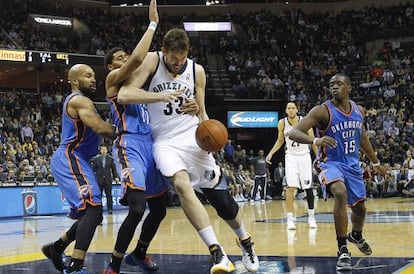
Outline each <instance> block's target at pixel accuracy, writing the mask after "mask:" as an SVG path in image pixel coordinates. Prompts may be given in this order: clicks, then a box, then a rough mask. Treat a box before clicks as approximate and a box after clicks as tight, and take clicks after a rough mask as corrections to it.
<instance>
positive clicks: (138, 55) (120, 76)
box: [105, 0, 159, 90]
mask: <svg viewBox="0 0 414 274" xmlns="http://www.w3.org/2000/svg"><path fill="white" fill-rule="evenodd" d="M149 20H150V23H149V26H148V28H147V30H146V31H145V33H144V35H143V36H142V38H141V40H140V41H139V43H138V44H137V45H136V47H135V49H134V50H133V51H132V53H131V56H129V57H127V56H125V55H123V54H118V55H116V56H114V58H115V60H114V61H115V62H125V63H124V64H123V65H122V66H120V67H119V68H118V69H112V68H111V66H112V64H107V68H108V69H109V70H111V72H110V73H109V74H108V76H107V77H106V83H105V85H106V89H107V90H108V89H110V88H111V87H113V86H116V87H117V86H118V85H119V84H120V83H122V82H124V81H125V80H126V79H127V78H128V77H129V76H130V75H131V73H132V72H133V71H134V70H135V69H136V68H137V67H138V66H140V65H141V64H142V62H143V61H144V58H145V56H146V55H147V53H148V50H149V47H150V46H151V42H152V39H153V37H154V33H155V31H156V29H157V24H158V22H159V17H158V11H157V1H156V0H151V2H150V7H149Z"/></svg>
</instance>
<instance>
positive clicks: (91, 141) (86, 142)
mask: <svg viewBox="0 0 414 274" xmlns="http://www.w3.org/2000/svg"><path fill="white" fill-rule="evenodd" d="M78 95H81V93H80V92H72V93H71V94H70V95H68V96H67V97H66V99H65V102H64V104H63V109H62V110H63V111H62V135H61V142H60V147H61V148H64V149H66V150H69V151H70V152H71V153H77V154H79V155H81V156H82V157H84V158H85V159H88V160H89V159H91V158H92V157H93V156H95V155H96V154H97V153H98V148H99V145H100V143H101V140H102V137H101V136H100V135H99V134H97V133H95V132H94V131H93V130H92V129H91V128H89V127H87V126H86V125H85V124H83V122H82V121H81V120H80V119H79V118H78V119H74V118H71V117H69V115H68V113H67V104H68V102H69V100H70V99H71V98H73V97H74V96H78Z"/></svg>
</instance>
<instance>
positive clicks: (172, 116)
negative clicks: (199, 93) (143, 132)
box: [148, 52, 199, 141]
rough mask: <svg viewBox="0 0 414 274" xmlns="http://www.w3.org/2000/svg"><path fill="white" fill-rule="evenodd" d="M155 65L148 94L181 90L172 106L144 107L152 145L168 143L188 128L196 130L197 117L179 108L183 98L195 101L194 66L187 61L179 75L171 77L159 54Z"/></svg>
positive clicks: (151, 105) (191, 62) (183, 100)
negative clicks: (161, 140)
mask: <svg viewBox="0 0 414 274" xmlns="http://www.w3.org/2000/svg"><path fill="white" fill-rule="evenodd" d="M158 56H159V57H160V58H159V62H158V66H157V70H156V71H155V73H154V75H153V76H152V78H151V81H150V83H149V87H148V91H152V92H172V91H177V90H180V89H185V92H184V94H183V95H181V96H180V97H179V98H178V99H177V100H176V101H175V102H174V103H172V104H171V103H165V102H157V103H151V104H148V111H149V116H150V125H151V129H152V135H153V138H154V141H157V140H158V139H170V138H171V137H173V136H176V135H178V134H181V133H183V132H186V131H187V130H188V129H189V128H192V127H197V125H198V123H199V119H198V117H197V116H193V115H188V114H184V113H183V112H181V111H180V106H181V105H182V104H183V103H185V98H191V99H194V98H195V90H194V86H195V63H194V62H193V61H192V60H190V59H188V58H187V63H186V65H184V66H185V67H184V68H183V71H182V72H181V74H178V75H177V76H176V77H173V76H172V75H171V74H170V72H169V71H168V69H167V67H166V65H165V63H164V56H163V54H162V52H158Z"/></svg>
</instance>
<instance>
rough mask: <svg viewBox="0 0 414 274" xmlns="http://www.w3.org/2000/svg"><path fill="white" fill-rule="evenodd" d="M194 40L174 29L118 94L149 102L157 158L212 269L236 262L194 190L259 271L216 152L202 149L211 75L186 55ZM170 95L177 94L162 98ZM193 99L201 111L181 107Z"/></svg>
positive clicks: (225, 268) (248, 262)
mask: <svg viewBox="0 0 414 274" xmlns="http://www.w3.org/2000/svg"><path fill="white" fill-rule="evenodd" d="M189 44H190V41H189V38H188V36H187V34H186V32H185V31H184V30H182V29H171V30H169V31H168V32H167V33H166V34H165V36H164V38H163V42H162V48H161V51H160V52H150V53H148V55H147V57H146V58H145V60H144V62H143V64H142V65H141V66H140V67H139V68H138V69H137V70H135V71H134V73H133V74H132V75H131V77H130V78H129V79H128V81H127V82H126V83H125V84H124V85H123V86H122V87H121V89H120V92H119V93H120V94H121V93H123V92H127V91H129V92H128V94H129V96H130V97H129V98H130V100H131V101H133V102H135V103H150V104H148V105H147V106H148V111H149V114H150V125H151V129H152V135H153V138H154V149H153V152H154V159H155V162H156V163H157V167H158V168H159V169H160V171H161V173H162V174H163V175H164V176H166V177H171V178H172V181H173V184H174V187H175V189H176V191H177V193H178V195H179V197H180V201H181V205H182V208H183V210H184V212H185V214H186V216H187V218H188V219H189V221H190V222H191V224H192V225H193V227H194V228H195V229H196V230H197V232H198V233H199V235H200V237H201V239H202V240H203V241H204V243H205V244H206V245H207V247H208V248H209V250H210V253H211V255H212V259H213V260H212V261H213V265H212V267H211V269H210V273H213V274H216V273H230V272H233V271H234V265H233V263H232V262H231V261H230V260H229V258H228V257H227V255H226V254H225V252H224V250H223V248H222V247H221V246H220V245H219V243H218V240H217V237H216V235H215V233H214V231H213V228H212V226H211V224H210V219H209V217H208V214H207V211H206V209H205V208H204V206H203V205H202V203H201V202H200V200H199V199H198V197H197V196H196V194H195V193H194V190H196V191H198V192H202V193H204V194H205V195H206V197H207V198H208V200H209V201H210V203H211V205H212V206H213V207H214V208H215V209H216V210H217V213H218V215H219V216H220V217H221V218H223V219H224V220H225V221H226V222H227V223H228V225H229V226H230V227H231V228H232V229H233V230H234V232H235V233H236V235H237V244H238V245H239V246H240V248H241V250H242V252H243V257H242V260H243V263H244V265H245V267H246V269H247V270H249V271H252V272H255V271H257V270H258V268H259V261H258V257H257V255H256V253H255V252H254V249H253V242H252V241H251V237H250V235H249V234H248V233H247V232H246V229H245V228H244V225H243V223H242V221H241V219H240V215H239V207H238V205H237V203H236V202H235V201H234V199H233V197H232V196H231V195H230V193H229V192H228V189H227V185H226V182H225V180H222V176H221V172H220V168H219V166H218V165H217V164H216V163H215V160H214V158H213V156H212V155H211V153H208V152H206V151H203V150H201V149H200V147H198V145H197V143H196V140H195V131H196V129H197V126H198V124H199V123H200V121H204V120H207V119H209V118H208V115H207V113H206V109H205V104H204V97H205V85H206V75H205V72H204V69H203V67H202V66H201V65H199V64H196V63H195V62H194V61H193V60H191V59H188V58H187V55H188V51H189ZM145 83H149V86H147V87H145V88H146V90H148V91H147V92H146V91H145V90H144V89H143V86H144V84H145ZM171 95H172V96H175V97H177V98H176V99H175V100H174V101H171V100H165V99H163V98H165V96H171ZM133 96H134V97H135V98H134V99H132V97H133ZM194 98H195V100H196V101H197V104H198V106H199V112H198V115H197V116H194V115H188V114H186V113H184V112H183V109H182V106H183V104H184V103H185V102H187V101H188V100H192V99H194Z"/></svg>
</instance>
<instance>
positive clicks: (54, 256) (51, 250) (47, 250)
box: [41, 243, 65, 272]
mask: <svg viewBox="0 0 414 274" xmlns="http://www.w3.org/2000/svg"><path fill="white" fill-rule="evenodd" d="M41 250H42V253H43V254H44V255H45V256H46V257H47V258H49V259H50V260H52V262H53V265H54V266H55V268H56V270H58V271H60V272H61V271H63V268H64V267H65V265H64V263H63V253H59V252H57V251H56V250H55V246H54V244H53V243H51V244H47V245H44V246H42V249H41Z"/></svg>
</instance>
